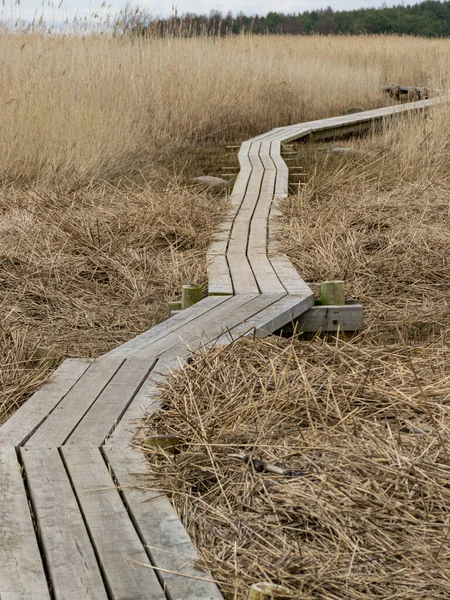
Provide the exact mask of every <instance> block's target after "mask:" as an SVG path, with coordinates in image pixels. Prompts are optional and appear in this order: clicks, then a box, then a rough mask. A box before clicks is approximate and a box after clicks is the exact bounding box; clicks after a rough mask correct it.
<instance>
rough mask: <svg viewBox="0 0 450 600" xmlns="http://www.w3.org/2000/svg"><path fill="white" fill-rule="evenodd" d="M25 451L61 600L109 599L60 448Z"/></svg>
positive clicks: (39, 522) (46, 551)
mask: <svg viewBox="0 0 450 600" xmlns="http://www.w3.org/2000/svg"><path fill="white" fill-rule="evenodd" d="M21 455H22V460H23V464H24V467H25V474H26V479H27V483H28V488H29V490H30V495H31V500H32V503H33V508H34V511H35V515H36V521H37V526H38V528H39V533H40V536H41V539H42V546H43V549H44V554H45V559H46V564H47V569H48V572H49V575H50V579H51V583H52V590H53V593H54V596H55V598H56V600H107V594H106V590H105V587H104V585H103V581H102V576H101V573H100V569H99V567H98V564H97V559H96V558H95V553H94V550H93V548H92V545H91V542H90V540H89V536H88V533H87V530H86V527H85V525H84V522H83V517H82V515H81V512H80V509H79V507H78V504H77V501H76V498H75V495H74V493H73V490H72V486H71V483H70V480H69V478H68V476H67V473H66V470H65V468H64V465H63V462H62V460H61V456H60V454H59V452H58V450H57V449H56V448H51V449H50V448H22V449H21Z"/></svg>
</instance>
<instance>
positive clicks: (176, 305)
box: [167, 302, 181, 317]
mask: <svg viewBox="0 0 450 600" xmlns="http://www.w3.org/2000/svg"><path fill="white" fill-rule="evenodd" d="M167 306H168V309H169V317H173V313H174V311H178V310H181V302H169V303H168V304H167Z"/></svg>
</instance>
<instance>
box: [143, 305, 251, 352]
mask: <svg viewBox="0 0 450 600" xmlns="http://www.w3.org/2000/svg"><path fill="white" fill-rule="evenodd" d="M255 296H256V297H257V295H256V294H240V295H238V296H232V297H231V298H230V300H229V302H227V303H226V304H223V305H222V306H219V307H217V309H216V310H215V311H214V312H212V313H211V315H210V316H209V318H205V319H202V320H199V321H197V322H191V323H188V324H187V325H186V326H185V327H183V328H182V329H180V330H178V331H177V332H176V333H173V334H171V335H169V336H167V338H166V339H165V340H162V341H161V343H159V342H158V343H155V344H152V345H151V346H150V347H149V348H144V349H143V350H141V351H140V352H139V353H138V354H137V355H136V356H141V357H145V356H147V355H148V353H150V352H152V353H153V354H152V356H159V355H160V354H163V353H164V352H167V351H169V350H171V349H172V348H177V353H178V351H179V350H181V351H182V352H184V348H197V347H199V346H201V345H202V344H203V343H204V344H206V343H207V342H208V341H209V340H210V339H213V337H214V336H215V335H216V331H217V329H218V328H219V331H220V329H221V327H223V326H224V325H225V324H226V323H227V321H229V319H230V318H233V317H234V315H235V314H236V311H237V310H239V311H241V310H244V308H245V306H246V305H247V304H248V303H249V302H251V301H252V300H253V299H254V298H255ZM217 335H219V334H217Z"/></svg>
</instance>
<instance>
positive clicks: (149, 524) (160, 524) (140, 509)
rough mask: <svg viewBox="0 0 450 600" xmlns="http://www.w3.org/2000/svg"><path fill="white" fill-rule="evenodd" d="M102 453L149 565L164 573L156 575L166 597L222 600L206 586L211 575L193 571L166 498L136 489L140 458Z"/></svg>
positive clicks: (143, 470) (143, 467) (142, 469)
mask: <svg viewBox="0 0 450 600" xmlns="http://www.w3.org/2000/svg"><path fill="white" fill-rule="evenodd" d="M104 452H105V455H106V458H107V461H108V462H109V464H110V465H111V468H112V470H113V473H114V475H115V477H116V480H117V481H118V483H119V485H120V486H121V488H122V495H123V497H124V499H125V502H126V505H127V507H128V510H129V511H130V514H131V515H132V518H133V521H134V523H135V526H136V528H137V530H138V531H139V534H140V537H141V539H142V540H143V541H144V543H145V544H146V546H147V551H148V552H149V554H150V555H151V558H152V562H153V563H154V565H155V566H156V567H159V568H161V569H164V571H159V574H160V577H161V578H162V581H163V585H164V588H165V589H166V591H167V593H168V597H169V598H171V600H222V596H221V594H220V592H219V590H218V589H217V587H216V585H215V584H214V583H211V582H210V581H211V580H212V577H211V575H210V574H209V573H205V572H204V571H200V570H199V569H197V568H196V567H195V562H194V561H195V559H196V558H197V553H196V551H195V548H194V546H193V544H192V542H191V540H190V538H189V535H188V534H187V532H186V530H185V529H184V527H183V524H182V523H181V521H180V519H179V518H178V516H177V514H176V512H175V510H174V509H173V507H172V505H171V503H170V502H169V500H168V498H167V496H166V495H164V494H161V492H160V491H159V490H151V489H145V490H144V489H142V487H138V486H139V484H140V483H141V482H142V481H143V480H142V476H144V477H145V476H146V475H147V474H148V466H147V464H146V461H145V458H144V456H143V455H142V454H139V453H138V452H136V451H132V450H131V451H130V450H128V451H126V452H123V451H117V450H115V449H113V448H109V447H108V448H105V451H104ZM138 475H141V478H139V477H138ZM168 571H171V572H168ZM178 573H180V574H182V575H178ZM193 577H195V578H197V579H193Z"/></svg>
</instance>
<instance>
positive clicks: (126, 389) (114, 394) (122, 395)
mask: <svg viewBox="0 0 450 600" xmlns="http://www.w3.org/2000/svg"><path fill="white" fill-rule="evenodd" d="M155 362H156V361H155V359H153V358H147V359H139V358H134V357H131V358H129V359H127V361H126V362H125V363H124V365H123V366H122V368H121V369H120V370H119V371H118V372H117V373H116V375H115V376H114V377H113V379H112V380H111V381H110V382H109V383H108V385H107V386H106V387H105V389H104V390H103V392H102V393H101V394H100V396H99V397H98V398H97V400H96V401H95V403H94V405H93V406H92V408H91V409H90V410H89V411H88V412H87V413H86V414H85V416H84V417H83V419H82V420H81V421H80V422H79V423H78V425H77V427H76V429H75V430H74V431H73V433H72V434H71V435H70V437H69V439H68V440H67V441H66V444H68V445H75V446H95V447H97V448H98V447H99V446H101V445H102V444H103V442H104V441H105V439H106V438H107V436H108V435H109V434H110V433H111V431H112V429H113V427H114V425H115V424H116V423H117V422H118V421H120V419H121V417H122V415H123V414H124V412H125V411H126V409H127V408H128V406H129V404H130V402H132V400H133V398H134V397H135V395H136V394H137V393H138V392H139V390H140V388H141V386H142V384H143V383H144V381H145V380H146V379H147V376H148V374H149V373H150V371H151V370H152V368H153V366H154V365H155Z"/></svg>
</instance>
